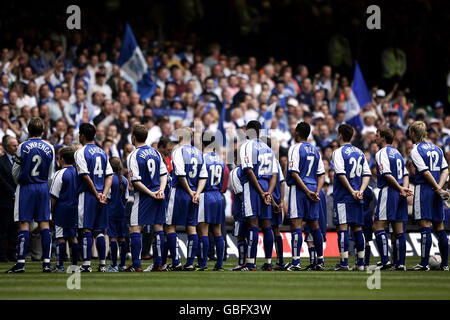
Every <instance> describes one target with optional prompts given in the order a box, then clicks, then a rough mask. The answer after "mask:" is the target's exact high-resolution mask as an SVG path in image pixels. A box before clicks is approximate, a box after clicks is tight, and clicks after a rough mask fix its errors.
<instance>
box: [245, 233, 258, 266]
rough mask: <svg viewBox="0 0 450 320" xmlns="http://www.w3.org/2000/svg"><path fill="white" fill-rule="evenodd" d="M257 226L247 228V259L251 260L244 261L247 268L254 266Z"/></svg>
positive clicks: (256, 248) (256, 247)
mask: <svg viewBox="0 0 450 320" xmlns="http://www.w3.org/2000/svg"><path fill="white" fill-rule="evenodd" d="M258 236H259V235H258V227H250V228H248V250H247V259H251V260H250V261H251V262H248V263H246V266H247V267H249V268H254V267H255V264H256V252H257V250H258Z"/></svg>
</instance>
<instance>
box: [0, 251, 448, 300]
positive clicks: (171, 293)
mask: <svg viewBox="0 0 450 320" xmlns="http://www.w3.org/2000/svg"><path fill="white" fill-rule="evenodd" d="M258 260H259V261H258V263H259V265H260V264H261V263H262V260H263V259H258ZM351 260H352V259H351ZM418 261H419V258H417V257H408V258H407V263H408V267H409V266H412V265H414V264H416V263H417V262H418ZM236 262H237V260H236V259H228V260H227V261H226V262H225V263H224V267H225V268H226V269H229V268H231V267H233V266H234V265H235V264H236ZM307 262H308V259H307V258H305V259H302V263H303V265H306V264H307ZM336 262H337V258H328V259H327V260H326V266H327V267H332V266H334V265H335V264H336ZM374 262H375V261H374V259H372V263H374ZM66 265H67V264H66ZM148 265H149V263H148V262H145V263H144V265H143V267H144V268H146V267H147V266H148ZM10 266H11V264H5V263H2V264H0V271H1V272H2V274H0V299H87V300H92V299H152V300H156V299H167V300H179V299H202V300H208V299H245V300H249V299H284V300H303V299H370V300H373V299H446V300H448V299H450V273H449V272H442V271H428V272H413V271H407V272H393V271H383V272H381V289H379V290H376V289H373V290H369V289H368V288H367V279H368V277H369V276H370V275H371V274H368V273H367V272H361V271H360V272H356V271H350V272H331V271H326V272H313V271H299V272H281V271H273V272H264V271H257V272H232V271H226V272H214V271H205V272H158V273H123V272H122V273H97V272H93V273H89V274H88V273H82V274H81V289H80V290H69V289H67V286H66V281H67V279H68V277H69V276H70V275H69V274H67V273H51V274H48V273H46V274H45V273H42V272H41V264H40V263H39V262H28V263H27V266H26V273H24V274H4V273H3V272H4V270H7V269H8V267H10ZM213 266H214V265H213V261H210V262H209V264H208V267H209V268H210V270H212V268H213ZM96 268H97V263H93V269H94V271H95V270H96Z"/></svg>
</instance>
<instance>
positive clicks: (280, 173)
mask: <svg viewBox="0 0 450 320" xmlns="http://www.w3.org/2000/svg"><path fill="white" fill-rule="evenodd" d="M275 161H276V162H277V167H278V173H277V184H276V185H275V189H273V199H274V200H275V202H276V203H280V202H281V183H282V182H284V175H283V170H281V165H280V163H279V162H278V160H276V159H275Z"/></svg>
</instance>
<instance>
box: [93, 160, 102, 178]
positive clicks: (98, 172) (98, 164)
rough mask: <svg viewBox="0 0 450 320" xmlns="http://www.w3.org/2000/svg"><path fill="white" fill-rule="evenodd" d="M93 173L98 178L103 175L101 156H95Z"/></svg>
mask: <svg viewBox="0 0 450 320" xmlns="http://www.w3.org/2000/svg"><path fill="white" fill-rule="evenodd" d="M94 175H96V176H97V177H99V178H101V177H103V169H102V158H101V157H95V167H94Z"/></svg>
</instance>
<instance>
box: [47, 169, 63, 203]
mask: <svg viewBox="0 0 450 320" xmlns="http://www.w3.org/2000/svg"><path fill="white" fill-rule="evenodd" d="M64 171H65V170H59V171H58V172H56V173H55V175H54V177H53V180H52V185H51V187H50V195H51V196H53V197H55V198H57V199H58V198H59V193H60V192H61V189H62V186H63V175H64Z"/></svg>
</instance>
